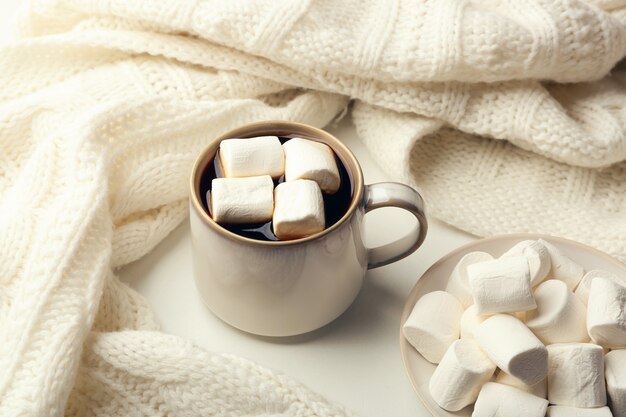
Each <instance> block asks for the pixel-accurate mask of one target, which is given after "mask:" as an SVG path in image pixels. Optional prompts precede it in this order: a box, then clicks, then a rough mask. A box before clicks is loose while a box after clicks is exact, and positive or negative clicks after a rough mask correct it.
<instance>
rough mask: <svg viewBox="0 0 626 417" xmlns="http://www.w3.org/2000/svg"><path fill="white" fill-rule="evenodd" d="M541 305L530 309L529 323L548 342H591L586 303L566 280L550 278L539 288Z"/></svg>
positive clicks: (529, 326) (527, 316)
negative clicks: (587, 324) (586, 321)
mask: <svg viewBox="0 0 626 417" xmlns="http://www.w3.org/2000/svg"><path fill="white" fill-rule="evenodd" d="M535 301H536V302H537V309H536V310H532V311H529V312H527V313H526V326H528V328H529V329H530V330H532V332H533V333H534V334H535V335H536V336H537V337H538V338H539V339H540V340H541V341H542V342H543V343H545V344H546V345H549V344H552V343H564V342H587V341H589V335H588V334H587V327H586V325H585V316H586V313H587V310H586V308H585V305H584V304H583V303H582V301H580V300H579V299H578V297H576V296H575V295H574V293H573V292H572V291H571V290H570V289H569V288H567V285H566V284H565V283H564V282H563V281H558V280H556V279H549V280H547V281H544V282H542V283H541V284H540V285H539V286H538V287H537V289H536V290H535Z"/></svg>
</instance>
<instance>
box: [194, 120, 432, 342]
mask: <svg viewBox="0 0 626 417" xmlns="http://www.w3.org/2000/svg"><path fill="white" fill-rule="evenodd" d="M266 135H276V136H292V135H295V136H299V137H303V138H307V139H312V140H316V141H319V142H323V143H325V144H327V145H329V146H330V147H331V148H332V149H333V150H334V151H335V153H336V154H337V156H338V157H339V159H340V160H341V162H342V163H343V164H344V166H345V168H346V170H347V171H348V175H349V177H350V181H351V183H352V200H351V203H350V206H349V208H348V210H347V211H346V213H345V214H344V215H343V217H342V218H341V219H340V220H339V221H337V222H336V223H335V224H333V225H332V226H330V227H328V228H327V229H325V230H324V231H322V232H320V233H317V234H315V235H312V236H308V237H306V238H302V239H296V240H289V241H278V242H274V241H262V240H255V239H250V238H247V237H243V236H240V235H238V234H235V233H233V232H230V231H228V230H226V229H224V228H223V227H221V226H220V225H218V224H217V223H215V221H213V219H211V217H210V216H209V214H208V213H207V211H206V210H205V209H204V206H203V203H202V198H201V197H200V195H201V190H200V182H201V179H202V175H203V173H204V172H205V170H206V168H207V166H208V165H209V164H210V163H211V161H212V160H213V158H214V157H215V154H216V151H217V149H218V148H219V144H220V142H221V141H222V140H224V139H228V138H248V137H255V136H266ZM389 206H391V207H400V208H403V209H405V210H407V211H409V212H410V213H412V214H413V215H415V217H416V218H417V220H418V224H416V226H415V227H413V229H412V230H411V231H409V233H408V234H407V235H406V236H404V237H402V238H400V239H399V240H397V241H395V242H393V243H389V244H387V245H383V246H380V247H377V248H371V249H370V248H366V247H365V245H364V244H363V238H362V233H361V225H362V221H363V216H364V214H365V213H367V212H368V211H371V210H374V209H376V208H379V207H389ZM190 222H191V238H192V245H193V267H194V275H195V280H196V285H197V287H198V290H199V291H200V294H201V296H202V298H203V299H204V301H205V303H206V305H207V306H208V307H209V308H210V309H211V310H212V311H213V313H215V314H216V315H217V316H218V317H220V318H221V319H222V320H224V321H225V322H227V323H229V324H230V325H232V326H234V327H237V328H239V329H241V330H244V331H246V332H250V333H255V334H258V335H264V336H290V335H296V334H301V333H305V332H308V331H311V330H315V329H317V328H319V327H322V326H324V325H325V324H327V323H329V322H330V321H332V320H334V319H335V318H336V317H338V316H339V315H340V314H341V313H343V312H344V311H345V310H346V309H347V308H348V307H349V306H350V304H352V302H353V301H354V299H355V298H356V296H357V294H358V293H359V290H360V288H361V284H362V282H363V276H364V275H365V272H366V271H367V270H368V269H370V268H377V267H379V266H383V265H387V264H389V263H392V262H395V261H397V260H399V259H402V258H404V257H406V256H408V255H409V254H411V253H413V252H414V251H415V250H416V249H417V248H418V247H419V246H420V245H421V244H422V242H423V241H424V238H425V237H426V230H427V227H428V224H427V221H426V216H425V214H424V206H423V200H422V198H421V196H420V195H419V194H418V193H417V191H415V190H414V189H413V188H411V187H409V186H407V185H404V184H398V183H379V184H373V185H367V186H365V185H364V184H363V173H362V172H361V167H360V166H359V163H358V162H357V160H356V158H355V157H354V155H353V154H352V152H350V150H349V149H348V148H347V147H346V146H345V145H343V144H342V143H341V142H340V141H339V140H338V139H337V138H335V137H334V136H333V135H331V134H329V133H328V132H325V131H323V130H320V129H317V128H314V127H311V126H308V125H304V124H300V123H292V122H282V121H271V122H260V123H253V124H249V125H246V126H242V127H240V128H237V129H235V130H232V131H230V132H227V133H225V134H223V135H221V136H220V137H218V138H216V139H214V140H213V141H212V142H211V143H210V144H209V145H208V146H207V147H206V148H205V149H204V150H203V151H202V153H201V154H200V156H199V157H198V159H197V160H196V162H195V164H194V166H193V169H192V172H191V193H190Z"/></svg>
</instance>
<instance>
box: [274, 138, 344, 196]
mask: <svg viewBox="0 0 626 417" xmlns="http://www.w3.org/2000/svg"><path fill="white" fill-rule="evenodd" d="M283 150H284V152H285V180H286V181H294V180H312V181H315V182H317V183H318V185H319V186H320V188H321V189H322V191H323V192H325V193H328V194H334V193H335V192H337V190H338V189H339V186H340V184H341V179H340V177H339V169H338V168H337V163H336V162H335V153H334V152H333V150H332V149H330V147H329V146H328V145H326V144H324V143H320V142H316V141H313V140H308V139H302V138H293V139H290V140H288V141H287V142H285V143H284V144H283Z"/></svg>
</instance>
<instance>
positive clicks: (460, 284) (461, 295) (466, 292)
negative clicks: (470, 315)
mask: <svg viewBox="0 0 626 417" xmlns="http://www.w3.org/2000/svg"><path fill="white" fill-rule="evenodd" d="M491 260H493V256H491V255H489V254H488V253H486V252H470V253H468V254H466V255H465V256H463V257H462V258H461V260H460V261H459V263H457V264H456V266H455V267H454V269H453V270H452V273H451V274H450V279H448V285H447V286H446V291H447V292H449V293H451V294H452V295H454V296H456V298H458V299H459V301H460V302H461V304H463V307H468V306H470V305H471V304H472V303H473V302H474V299H473V298H472V294H471V293H470V288H469V281H468V278H467V267H468V266H470V265H472V264H475V263H478V262H484V261H491Z"/></svg>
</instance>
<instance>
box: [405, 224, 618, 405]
mask: <svg viewBox="0 0 626 417" xmlns="http://www.w3.org/2000/svg"><path fill="white" fill-rule="evenodd" d="M499 239H520V240H529V239H534V240H537V239H545V240H548V241H550V242H552V241H555V242H561V243H566V244H568V245H573V246H578V247H579V248H580V249H582V250H585V251H588V252H592V253H593V254H594V255H597V256H599V257H601V258H604V259H605V260H607V261H609V262H611V263H613V264H615V265H616V266H617V267H619V268H621V269H623V270H624V273H626V264H625V263H623V262H621V261H620V260H618V259H616V258H615V257H613V256H611V255H609V254H608V253H606V252H602V251H601V250H599V249H596V248H594V247H591V246H588V245H586V244H584V243H580V242H577V241H575V240H571V239H567V238H564V237H559V236H552V235H548V234H543V233H506V234H499V235H494V236H489V237H485V238H478V239H475V240H473V241H471V242H468V243H466V244H464V245H461V246H459V247H458V248H456V249H453V250H451V251H450V252H448V253H446V254H445V255H443V256H442V257H441V258H439V259H437V261H435V263H433V264H432V265H431V266H430V267H428V269H427V270H426V271H424V272H423V273H422V274H421V275H420V276H419V278H418V279H417V281H416V282H415V285H413V287H412V288H411V290H410V291H409V293H408V294H407V296H406V298H405V300H404V305H403V306H402V313H401V314H400V331H399V336H400V343H399V344H400V357H401V358H402V366H403V367H404V372H405V374H406V376H407V378H408V380H409V382H410V384H411V387H412V388H413V392H415V394H416V395H417V397H418V398H419V400H420V402H421V403H422V406H423V407H424V408H425V409H426V410H428V412H429V413H430V414H431V416H433V417H436V416H437V415H438V412H437V411H435V410H433V408H432V407H431V405H430V404H429V401H426V399H425V398H424V396H423V395H422V394H421V392H420V391H419V390H418V389H417V386H416V382H415V380H414V378H412V377H411V373H410V372H409V367H408V364H407V360H406V357H407V351H406V350H407V347H410V344H409V343H408V341H407V340H406V339H405V338H404V334H403V333H402V325H403V324H404V319H405V318H404V312H405V310H406V309H407V303H408V300H409V299H410V298H411V297H412V295H413V294H414V293H416V292H418V291H419V289H420V288H421V287H422V286H423V285H424V282H423V281H422V277H423V276H424V275H426V274H428V273H429V272H430V271H431V270H432V269H436V268H438V267H439V266H440V265H441V264H443V263H444V262H446V261H447V260H448V259H450V258H452V257H454V256H456V255H458V254H460V253H462V252H464V251H467V250H468V249H470V248H472V247H473V246H475V245H476V244H478V243H482V242H490V241H493V240H499ZM416 302H417V300H416ZM418 354H419V353H418ZM441 410H443V409H441ZM444 411H446V410H444ZM446 412H448V413H450V412H449V411H446Z"/></svg>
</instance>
